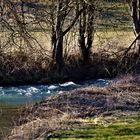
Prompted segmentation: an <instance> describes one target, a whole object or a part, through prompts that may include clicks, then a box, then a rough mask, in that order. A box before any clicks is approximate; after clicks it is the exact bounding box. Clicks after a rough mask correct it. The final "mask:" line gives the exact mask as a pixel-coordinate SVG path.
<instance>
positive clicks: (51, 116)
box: [9, 76, 140, 140]
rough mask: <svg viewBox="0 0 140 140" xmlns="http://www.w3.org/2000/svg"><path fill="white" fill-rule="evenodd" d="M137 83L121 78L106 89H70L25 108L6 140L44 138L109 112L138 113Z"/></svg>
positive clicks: (127, 78)
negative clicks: (79, 119)
mask: <svg viewBox="0 0 140 140" xmlns="http://www.w3.org/2000/svg"><path fill="white" fill-rule="evenodd" d="M139 80H140V78H139V77H138V76H136V77H132V76H127V77H126V76H125V78H124V77H123V78H122V79H121V81H119V80H115V81H114V82H112V84H111V85H110V86H108V87H106V88H95V87H88V88H84V89H79V90H74V91H72V92H68V93H64V94H60V95H56V96H52V97H50V98H49V99H47V100H45V101H42V102H40V103H38V104H35V105H33V106H31V107H28V108H27V109H26V110H24V111H23V113H22V118H21V119H20V120H19V122H18V124H17V126H16V127H15V128H14V129H13V130H12V132H11V134H10V136H9V140H13V139H14V140H19V138H22V139H27V140H28V139H35V138H39V137H48V136H49V135H51V134H52V133H53V132H55V131H58V130H61V129H69V128H71V126H72V125H73V123H76V122H75V119H77V118H86V117H93V116H95V115H99V114H102V113H105V112H106V113H107V112H108V113H109V112H110V111H123V112H125V111H140V102H139V101H140V94H139V93H140V88H139V86H140V83H139ZM122 85H124V86H123V87H124V88H123V89H122ZM126 85H127V86H126ZM130 87H133V89H131V88H130Z"/></svg>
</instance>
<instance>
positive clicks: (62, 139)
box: [50, 118, 140, 140]
mask: <svg viewBox="0 0 140 140" xmlns="http://www.w3.org/2000/svg"><path fill="white" fill-rule="evenodd" d="M93 120H94V119H92V120H90V121H89V123H90V124H88V123H87V124H86V125H84V126H81V127H79V128H73V129H72V130H67V131H63V132H61V133H59V134H57V135H56V137H55V138H50V140H139V139H140V119H139V118H129V119H117V120H113V121H110V122H109V124H108V125H107V126H104V125H101V124H96V125H95V124H94V121H93Z"/></svg>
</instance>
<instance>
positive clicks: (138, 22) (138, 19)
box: [132, 0, 140, 54]
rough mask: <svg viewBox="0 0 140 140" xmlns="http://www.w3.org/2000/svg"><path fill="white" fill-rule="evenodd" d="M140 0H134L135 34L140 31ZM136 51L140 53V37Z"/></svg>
mask: <svg viewBox="0 0 140 140" xmlns="http://www.w3.org/2000/svg"><path fill="white" fill-rule="evenodd" d="M139 9H140V0H132V18H133V24H134V25H133V28H134V32H135V35H136V36H137V35H138V34H139V33H140V10H139ZM136 52H137V53H138V54H140V38H138V39H137V42H136Z"/></svg>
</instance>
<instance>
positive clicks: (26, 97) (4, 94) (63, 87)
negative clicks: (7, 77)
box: [0, 79, 111, 105]
mask: <svg viewBox="0 0 140 140" xmlns="http://www.w3.org/2000/svg"><path fill="white" fill-rule="evenodd" d="M110 83H111V80H104V79H98V80H89V81H84V82H79V83H74V82H67V83H64V84H54V85H34V86H31V85H27V86H26V85H25V86H17V87H16V86H14V87H13V86H12V87H0V104H6V105H21V104H29V103H34V102H37V101H41V100H44V99H46V98H47V97H49V96H51V95H54V94H61V93H63V92H65V91H70V90H73V89H78V88H81V87H86V86H100V87H104V86H107V85H109V84H110Z"/></svg>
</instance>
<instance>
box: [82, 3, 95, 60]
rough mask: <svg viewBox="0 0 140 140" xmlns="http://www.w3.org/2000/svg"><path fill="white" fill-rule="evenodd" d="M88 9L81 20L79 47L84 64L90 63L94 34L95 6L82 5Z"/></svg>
mask: <svg viewBox="0 0 140 140" xmlns="http://www.w3.org/2000/svg"><path fill="white" fill-rule="evenodd" d="M82 6H83V8H84V9H86V10H85V11H84V12H83V14H82V15H81V16H80V19H79V47H80V50H81V54H82V58H83V61H84V62H88V61H90V54H91V48H92V45H93V33H94V10H95V9H94V5H87V4H86V3H85V2H83V3H82Z"/></svg>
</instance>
